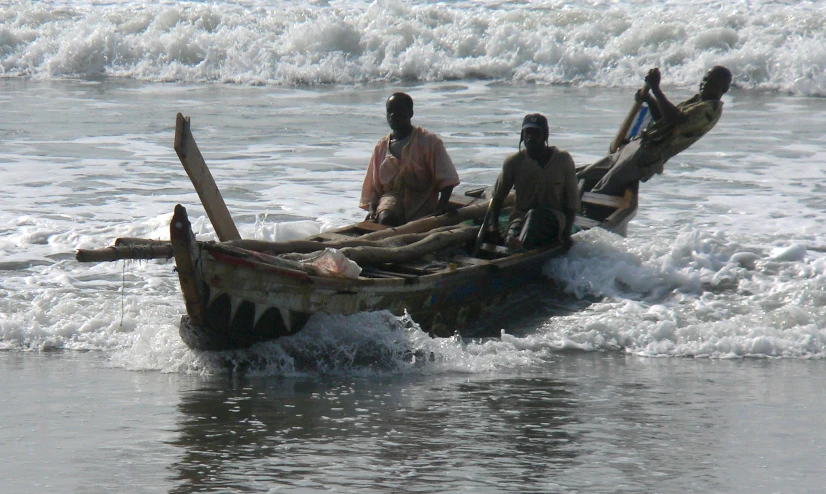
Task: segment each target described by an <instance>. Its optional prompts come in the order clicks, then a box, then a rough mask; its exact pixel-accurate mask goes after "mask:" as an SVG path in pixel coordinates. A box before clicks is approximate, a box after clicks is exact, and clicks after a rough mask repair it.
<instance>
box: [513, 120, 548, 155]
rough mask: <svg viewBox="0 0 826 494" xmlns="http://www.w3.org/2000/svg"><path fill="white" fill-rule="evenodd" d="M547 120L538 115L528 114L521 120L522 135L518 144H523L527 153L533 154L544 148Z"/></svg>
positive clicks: (546, 138) (546, 135)
mask: <svg viewBox="0 0 826 494" xmlns="http://www.w3.org/2000/svg"><path fill="white" fill-rule="evenodd" d="M549 134H550V132H549V130H548V119H547V118H545V115H542V114H540V113H529V114H527V115H525V118H523V119H522V135H521V136H520V139H519V141H520V143H521V142H524V143H525V148H526V149H527V150H528V152H529V153H535V152H537V151H538V150H540V149H543V148H544V147H545V143H546V142H547V141H548V135H549Z"/></svg>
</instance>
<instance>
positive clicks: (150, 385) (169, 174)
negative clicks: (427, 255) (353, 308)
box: [0, 0, 826, 492]
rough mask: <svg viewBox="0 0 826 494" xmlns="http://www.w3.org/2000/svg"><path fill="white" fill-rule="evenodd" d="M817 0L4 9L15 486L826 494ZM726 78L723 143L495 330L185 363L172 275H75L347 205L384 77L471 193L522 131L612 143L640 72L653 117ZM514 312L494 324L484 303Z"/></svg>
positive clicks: (199, 356)
mask: <svg viewBox="0 0 826 494" xmlns="http://www.w3.org/2000/svg"><path fill="white" fill-rule="evenodd" d="M824 21H826V6H824V5H823V4H821V3H819V2H764V1H751V2H746V1H735V2H725V3H721V2H713V1H703V2H697V1H669V2H644V1H623V2H607V1H584V0H579V1H576V2H520V3H509V2H470V1H467V2H438V3H437V2H360V1H353V0H350V1H341V2H337V1H331V2H306V3H303V4H294V3H291V2H277V1H265V0H261V1H249V2H233V3H228V2H211V3H203V2H193V3H180V2H160V3H158V4H151V5H150V4H143V3H137V2H129V1H110V2H91V1H86V2H79V1H62V2H22V3H20V2H17V3H14V4H11V5H3V6H0V77H2V78H0V349H2V350H3V351H2V352H0V478H1V479H3V480H2V483H3V486H4V487H3V490H4V491H5V492H37V491H49V492H76V491H79V490H86V491H91V492H111V491H121V492H194V491H210V492H234V491H269V490H272V491H294V492H313V491H322V490H338V491H345V492H354V491H359V492H368V491H376V492H453V491H458V490H473V491H479V492H503V491H512V492H569V491H580V492H615V491H641V492H653V491H659V492H675V491H685V490H690V491H712V492H817V491H818V489H819V486H820V485H822V484H823V483H824V481H826V472H824V470H823V468H822V465H821V461H820V459H821V458H822V456H823V453H824V452H823V449H822V445H823V442H824V439H826V425H824V423H823V421H822V419H821V418H820V417H822V414H823V413H824V412H826V391H824V387H823V375H824V371H826V368H824V356H826V329H824V326H826V289H825V288H824V287H826V229H824V227H823V224H824V220H826V198H824V197H826V195H824V185H823V184H824V178H826V177H825V176H826V172H825V170H826V166H824V164H823V162H824V159H826V152H824V149H826V143H824V141H826V136H824V133H825V132H824V131H826V116H824V115H826V111H825V110H826V100H824V99H823V98H822V96H823V95H824V94H826V72H824V70H826V51H824V50H826V49H824V46H826V44H824V43H823V41H824V39H823V38H824V32H826V31H825V30H824ZM714 64H723V65H726V66H728V67H730V68H731V69H732V72H733V74H734V78H735V84H734V87H733V88H732V90H731V91H730V92H729V93H728V94H726V95H725V96H724V98H723V101H724V105H725V106H724V113H723V117H722V118H721V120H720V122H719V123H718V125H717V126H716V127H715V128H714V129H713V130H712V131H711V132H710V133H709V134H708V135H707V136H705V137H704V138H703V139H701V140H700V141H699V142H697V143H696V144H695V145H694V146H692V147H691V148H690V149H688V150H686V151H685V152H683V153H681V154H680V155H678V156H677V157H675V158H673V159H672V160H670V161H669V162H668V164H667V165H666V170H665V172H664V173H663V174H662V175H658V176H655V177H654V178H652V179H651V180H650V181H649V182H647V183H644V184H642V185H641V187H640V208H639V211H638V214H637V216H636V218H635V219H634V220H633V221H632V222H631V224H630V226H629V230H628V236H627V237H626V238H623V237H618V236H616V235H613V234H610V233H607V232H604V231H599V230H592V231H589V232H584V233H579V234H577V235H575V242H576V243H575V245H574V247H573V248H572V250H571V251H570V252H569V254H568V255H567V256H565V257H562V258H558V259H555V260H553V261H551V262H549V263H548V264H546V265H545V266H544V268H543V272H544V274H545V275H546V277H547V284H546V285H547V286H546V287H544V288H540V289H536V290H529V291H526V297H530V298H531V299H532V300H531V302H529V303H528V304H527V309H526V308H525V307H524V306H523V307H522V308H520V309H519V311H518V312H517V313H508V312H505V316H506V317H504V318H503V319H502V323H501V326H502V327H501V335H500V336H498V337H495V338H488V339H462V338H459V337H455V338H448V339H431V338H429V337H428V336H427V335H426V334H424V333H423V332H422V331H420V330H419V329H418V326H417V324H416V321H415V320H412V319H410V318H408V317H395V316H392V315H390V314H387V313H383V312H379V313H363V314H358V315H355V316H351V317H340V316H325V315H318V316H315V317H313V318H312V319H311V320H310V321H309V323H308V325H307V326H306V327H305V329H304V330H303V331H301V332H300V333H298V334H296V335H295V336H292V337H290V338H284V339H281V340H278V341H274V342H268V343H264V344H260V345H257V346H256V347H253V348H251V349H249V350H244V351H235V352H195V351H192V350H189V349H188V348H186V346H185V345H184V344H183V343H182V342H181V340H180V338H179V337H178V334H177V326H178V322H179V319H180V316H181V314H183V313H184V312H185V308H184V305H183V301H182V298H181V295H180V290H179V286H178V280H177V276H176V274H175V273H174V263H172V262H171V261H128V262H123V261H121V262H117V263H101V264H81V263H78V262H77V261H75V259H74V253H75V251H76V249H81V248H99V247H104V246H107V245H110V244H111V243H112V241H113V240H114V239H115V238H118V237H143V238H156V239H167V238H168V236H169V229H168V228H169V221H170V219H171V213H172V208H173V207H174V205H175V204H182V205H184V206H185V207H186V208H187V210H188V212H189V215H190V218H191V219H192V220H193V228H194V230H195V233H196V235H197V236H198V238H199V239H203V240H211V239H215V235H214V230H213V228H212V225H211V224H210V222H209V220H208V218H207V217H206V214H205V213H204V210H203V207H202V206H201V205H200V202H199V199H198V196H197V194H196V193H195V192H194V190H193V188H192V186H191V184H190V182H189V180H188V178H187V176H186V174H185V173H184V171H183V169H182V167H181V165H180V162H179V161H178V159H177V156H176V155H175V152H174V150H173V149H172V138H173V135H174V123H175V115H176V113H177V112H181V113H183V114H184V115H186V116H189V117H190V118H191V122H192V132H193V135H194V137H195V139H196V141H197V143H198V146H199V147H200V149H201V151H202V153H203V154H204V158H205V160H206V162H207V164H208V166H209V167H210V170H211V171H212V174H213V175H214V177H215V180H216V182H217V184H218V186H219V188H220V190H221V192H222V194H223V197H224V199H225V200H226V203H227V206H228V208H229V210H230V212H231V214H232V216H233V219H234V220H235V222H236V224H237V225H238V229H239V231H240V233H241V236H242V237H244V238H255V239H263V240H287V239H293V238H300V237H302V236H306V235H309V234H313V233H317V232H319V231H324V230H328V229H331V228H335V227H339V226H343V225H345V224H348V223H351V222H354V221H358V220H360V219H362V218H363V216H364V212H363V211H361V210H359V209H358V208H357V203H358V197H359V193H360V188H361V183H362V180H363V178H364V171H365V169H366V164H367V160H368V159H369V156H370V153H371V151H372V148H373V146H374V145H375V143H376V141H377V140H378V139H379V138H380V137H381V136H383V135H385V134H387V133H388V131H389V130H388V128H387V126H386V122H385V120H384V108H383V105H384V101H385V99H386V98H387V96H389V94H391V93H392V92H395V91H405V92H408V93H409V94H411V95H412V96H413V99H414V101H415V116H414V123H415V124H418V125H422V126H424V127H426V128H428V129H430V130H432V131H434V132H437V133H438V134H439V135H440V136H441V137H442V138H443V139H444V141H445V143H446V146H447V149H448V151H449V153H450V155H451V157H452V159H453V161H454V163H455V164H456V167H457V169H458V171H459V174H460V177H461V180H462V187H476V186H487V185H490V184H492V183H493V181H494V180H495V179H496V176H497V174H498V171H499V169H500V167H501V163H502V161H503V159H504V158H505V157H506V156H507V155H508V154H510V153H512V152H514V151H516V149H517V144H518V139H519V125H520V122H521V119H522V117H523V116H524V115H525V114H526V113H530V112H537V111H538V112H542V113H544V114H546V115H547V116H548V117H549V120H550V123H551V136H550V143H551V144H552V145H556V146H558V147H560V148H562V149H566V150H568V151H569V152H571V154H572V155H573V157H574V159H575V161H576V162H577V164H587V163H591V162H593V161H595V160H597V159H599V158H600V157H601V156H603V155H604V154H605V152H606V151H607V147H608V143H609V142H610V140H611V139H612V137H613V135H614V133H615V132H616V130H617V128H618V126H619V123H620V122H621V120H622V119H623V117H624V116H625V114H626V112H627V111H628V108H629V107H630V105H631V103H632V102H633V92H634V90H635V89H636V88H637V87H638V86H639V85H640V84H641V83H642V77H643V76H644V74H645V72H646V71H647V69H648V68H650V67H653V66H659V67H660V68H661V70H662V72H663V88H664V90H665V92H666V94H667V95H668V96H669V98H671V99H672V101H675V102H677V101H681V100H682V99H685V98H687V97H689V96H691V95H692V94H694V92H696V90H697V86H698V83H699V80H700V79H701V77H702V75H703V73H704V71H705V70H707V69H708V68H709V67H710V66H712V65H714ZM503 311H506V308H503Z"/></svg>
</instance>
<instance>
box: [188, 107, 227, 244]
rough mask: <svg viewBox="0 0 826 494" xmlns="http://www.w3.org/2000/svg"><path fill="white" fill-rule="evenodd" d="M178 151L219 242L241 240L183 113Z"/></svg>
mask: <svg viewBox="0 0 826 494" xmlns="http://www.w3.org/2000/svg"><path fill="white" fill-rule="evenodd" d="M175 152H176V153H178V158H179V159H180V160H181V164H182V165H184V170H186V174H187V175H189V179H190V180H191V181H192V185H193V186H195V191H196V192H198V197H200V198H201V204H203V205H204V209H205V210H206V213H207V216H209V221H211V222H212V226H213V227H214V228H215V234H216V235H218V239H219V240H220V241H222V242H224V241H226V240H239V239H240V238H241V235H239V234H238V229H237V228H235V223H234V222H233V221H232V216H230V214H229V210H227V205H226V204H225V203H224V198H223V197H221V191H220V190H218V186H217V185H215V180H214V179H213V178H212V174H211V173H210V172H209V168H207V166H206V163H205V162H204V157H203V156H202V155H201V151H200V150H199V149H198V145H197V144H195V138H194V137H192V132H191V131H190V128H189V117H184V116H183V115H182V114H181V113H178V115H177V117H176V120H175Z"/></svg>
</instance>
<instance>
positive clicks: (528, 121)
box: [522, 113, 548, 136]
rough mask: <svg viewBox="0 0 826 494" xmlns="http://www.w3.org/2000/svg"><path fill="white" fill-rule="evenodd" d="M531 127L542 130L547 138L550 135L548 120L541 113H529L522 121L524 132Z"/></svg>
mask: <svg viewBox="0 0 826 494" xmlns="http://www.w3.org/2000/svg"><path fill="white" fill-rule="evenodd" d="M529 127H533V128H536V129H541V130H542V131H543V132H544V133H545V135H546V136H547V135H548V119H547V118H545V115H542V114H541V113H529V114H527V115H525V118H524V119H523V120H522V130H525V129H527V128H529Z"/></svg>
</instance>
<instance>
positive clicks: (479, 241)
mask: <svg viewBox="0 0 826 494" xmlns="http://www.w3.org/2000/svg"><path fill="white" fill-rule="evenodd" d="M492 206H493V199H491V200H490V202H488V210H487V211H486V212H485V219H483V220H482V226H480V227H479V233H477V234H476V242H474V243H473V251H472V252H471V253H470V255H471V257H476V255H477V254H478V253H479V249H481V248H482V244H483V243H484V241H485V230H486V229H487V226H488V219H489V218H490V211H491V209H493V207H492Z"/></svg>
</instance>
